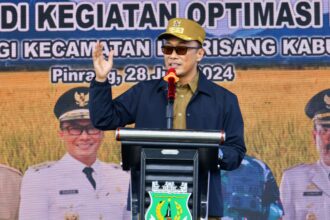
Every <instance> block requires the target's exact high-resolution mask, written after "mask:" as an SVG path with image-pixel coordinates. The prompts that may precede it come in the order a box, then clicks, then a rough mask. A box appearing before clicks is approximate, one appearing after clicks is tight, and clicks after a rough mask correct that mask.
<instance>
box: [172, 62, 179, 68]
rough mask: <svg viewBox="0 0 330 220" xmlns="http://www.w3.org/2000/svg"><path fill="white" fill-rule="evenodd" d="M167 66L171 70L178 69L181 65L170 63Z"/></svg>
mask: <svg viewBox="0 0 330 220" xmlns="http://www.w3.org/2000/svg"><path fill="white" fill-rule="evenodd" d="M169 66H170V67H171V68H177V67H179V66H181V65H180V64H178V63H170V64H169Z"/></svg>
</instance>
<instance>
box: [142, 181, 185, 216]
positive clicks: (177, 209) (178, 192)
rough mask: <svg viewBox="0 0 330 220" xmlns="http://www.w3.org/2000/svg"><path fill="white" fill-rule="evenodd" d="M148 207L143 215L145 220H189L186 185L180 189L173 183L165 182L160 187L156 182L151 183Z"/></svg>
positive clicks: (182, 185) (182, 184)
mask: <svg viewBox="0 0 330 220" xmlns="http://www.w3.org/2000/svg"><path fill="white" fill-rule="evenodd" d="M148 193H149V196H150V199H151V203H150V206H149V208H148V210H147V212H146V214H145V219H146V220H191V219H192V216H191V213H190V211H189V208H188V200H189V197H190V195H191V193H187V183H181V186H180V187H177V186H175V184H174V182H166V183H165V184H164V185H163V186H162V187H160V186H159V185H158V182H157V181H153V182H152V191H149V192H148Z"/></svg>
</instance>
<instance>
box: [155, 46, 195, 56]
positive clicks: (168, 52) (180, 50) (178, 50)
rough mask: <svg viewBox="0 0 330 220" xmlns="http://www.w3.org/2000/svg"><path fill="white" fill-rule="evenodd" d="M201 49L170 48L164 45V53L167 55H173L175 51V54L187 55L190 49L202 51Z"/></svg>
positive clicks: (186, 47)
mask: <svg viewBox="0 0 330 220" xmlns="http://www.w3.org/2000/svg"><path fill="white" fill-rule="evenodd" d="M200 48H201V47H188V46H176V47H173V46H168V45H164V46H162V52H163V54H166V55H171V54H172V53H173V50H175V53H176V54H177V55H186V53H187V51H188V49H200Z"/></svg>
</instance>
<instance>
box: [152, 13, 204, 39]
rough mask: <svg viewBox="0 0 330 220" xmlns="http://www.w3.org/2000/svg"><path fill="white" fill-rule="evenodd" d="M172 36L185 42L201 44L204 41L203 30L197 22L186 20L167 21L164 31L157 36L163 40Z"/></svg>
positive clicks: (174, 19)
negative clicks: (193, 41) (195, 41)
mask: <svg viewBox="0 0 330 220" xmlns="http://www.w3.org/2000/svg"><path fill="white" fill-rule="evenodd" d="M169 36H174V37H177V38H180V39H182V40H185V41H191V40H197V41H199V42H200V43H201V44H203V42H204V40H205V30H204V29H203V28H202V26H200V25H199V24H198V23H197V22H195V21H192V20H189V19H186V18H172V19H171V20H169V22H168V25H167V28H166V31H165V32H164V33H162V34H160V35H159V36H158V39H164V38H167V37H169Z"/></svg>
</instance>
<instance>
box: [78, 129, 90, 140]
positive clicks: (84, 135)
mask: <svg viewBox="0 0 330 220" xmlns="http://www.w3.org/2000/svg"><path fill="white" fill-rule="evenodd" d="M79 137H80V138H82V139H85V138H88V137H89V135H88V133H87V131H86V130H85V129H84V130H83V131H82V132H81V134H80V136H79Z"/></svg>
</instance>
